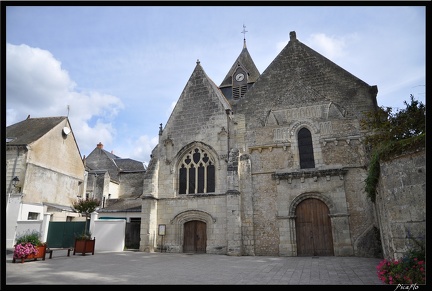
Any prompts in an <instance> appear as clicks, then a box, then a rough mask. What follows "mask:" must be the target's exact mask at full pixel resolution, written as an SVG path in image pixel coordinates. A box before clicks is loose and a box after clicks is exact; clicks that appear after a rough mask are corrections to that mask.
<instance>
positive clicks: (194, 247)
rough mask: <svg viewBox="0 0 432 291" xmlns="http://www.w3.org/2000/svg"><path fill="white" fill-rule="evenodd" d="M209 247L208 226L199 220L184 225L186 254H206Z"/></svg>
mask: <svg viewBox="0 0 432 291" xmlns="http://www.w3.org/2000/svg"><path fill="white" fill-rule="evenodd" d="M206 245H207V225H206V223H205V222H202V221H199V220H192V221H188V222H186V223H185V224H184V241H183V252H184V253H205V252H206Z"/></svg>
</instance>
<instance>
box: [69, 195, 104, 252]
mask: <svg viewBox="0 0 432 291" xmlns="http://www.w3.org/2000/svg"><path fill="white" fill-rule="evenodd" d="M99 205H100V201H99V200H98V199H96V198H87V199H79V200H78V201H76V202H75V203H73V204H72V208H73V209H74V210H75V211H76V212H78V213H81V215H83V216H85V227H84V231H83V233H81V234H78V235H76V236H75V245H74V252H73V254H74V255H75V253H82V255H83V256H84V255H85V254H86V253H92V255H94V249H95V243H96V238H93V239H92V238H91V233H90V232H89V231H87V223H88V222H87V221H88V218H89V216H90V214H91V213H92V212H94V211H95V210H97V209H98V207H99Z"/></svg>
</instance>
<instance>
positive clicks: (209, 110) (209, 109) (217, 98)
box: [163, 62, 230, 143]
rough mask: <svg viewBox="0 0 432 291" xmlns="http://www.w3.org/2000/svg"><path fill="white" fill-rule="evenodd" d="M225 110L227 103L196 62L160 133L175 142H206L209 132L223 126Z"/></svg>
mask: <svg viewBox="0 0 432 291" xmlns="http://www.w3.org/2000/svg"><path fill="white" fill-rule="evenodd" d="M229 109H230V105H229V103H228V101H227V100H226V99H225V97H224V96H223V94H222V93H221V92H220V90H219V89H218V88H217V86H216V85H215V84H214V82H213V81H212V80H211V79H210V78H209V77H208V76H207V74H206V73H205V72H204V70H203V68H202V67H201V65H200V63H199V62H197V65H196V67H195V70H194V71H193V73H192V75H191V77H190V79H189V81H188V82H187V84H186V86H185V89H184V90H183V92H182V94H181V96H180V98H179V100H178V101H177V104H176V106H175V108H174V110H173V112H172V113H171V116H170V118H169V120H168V122H167V124H166V126H165V129H164V130H163V133H164V135H169V137H170V138H172V139H173V140H176V139H177V141H178V139H183V138H185V137H189V138H191V139H193V140H200V139H208V138H209V136H210V135H214V133H212V131H214V130H216V131H217V132H219V131H220V130H221V128H222V127H223V126H225V124H226V110H229ZM174 143H175V141H174Z"/></svg>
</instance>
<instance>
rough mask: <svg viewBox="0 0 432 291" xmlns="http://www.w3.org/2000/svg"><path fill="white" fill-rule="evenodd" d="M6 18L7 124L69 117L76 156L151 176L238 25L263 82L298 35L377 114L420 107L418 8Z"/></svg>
mask: <svg viewBox="0 0 432 291" xmlns="http://www.w3.org/2000/svg"><path fill="white" fill-rule="evenodd" d="M45 3H49V2H45ZM99 3H100V2H99ZM239 3H240V2H239ZM5 8H6V29H5V30H6V42H7V44H6V125H11V124H14V123H17V122H19V121H22V120H24V119H26V118H27V116H28V115H29V114H30V115H31V117H48V116H66V115H68V116H69V119H70V122H71V125H72V130H73V132H74V134H75V136H76V139H77V142H78V146H79V149H80V152H81V155H88V154H90V152H91V151H92V150H93V149H94V148H95V147H96V144H98V143H99V142H102V143H103V144H104V149H105V150H107V151H113V153H114V154H116V155H118V156H120V157H122V158H131V159H135V160H138V161H142V162H144V163H145V164H146V165H147V164H148V162H149V160H150V153H151V150H152V149H153V148H154V147H155V145H156V144H157V141H158V131H159V125H160V124H161V123H162V125H163V126H165V123H166V121H167V120H168V118H169V115H170V114H171V110H172V108H173V107H174V104H175V102H176V101H177V100H178V98H179V97H180V95H181V93H182V91H183V89H184V87H185V86H186V83H187V81H188V79H189V78H190V76H191V74H192V71H193V69H194V68H195V66H196V61H197V60H198V59H199V60H200V62H201V66H202V67H203V69H204V71H205V72H206V73H207V75H208V76H209V77H210V78H211V79H212V80H213V81H214V82H215V83H216V84H220V83H221V82H222V81H223V78H224V77H225V75H226V73H227V72H228V70H229V69H230V68H231V66H232V64H233V63H234V61H235V60H236V58H237V57H238V55H239V54H240V52H241V50H242V48H243V37H244V34H243V33H242V31H243V25H245V27H246V29H245V30H246V31H247V32H246V34H245V37H246V43H247V48H248V50H249V53H250V54H251V56H252V58H253V60H254V62H255V64H256V66H257V68H258V70H259V71H260V73H262V72H263V71H264V70H265V69H266V68H267V66H268V65H269V64H270V63H271V62H272V61H273V60H274V59H275V58H276V56H277V55H278V53H279V52H280V51H281V50H282V48H283V47H285V45H286V44H287V43H288V40H289V32H290V31H295V32H296V34H297V39H298V40H299V41H301V42H302V43H304V44H306V45H307V46H309V47H310V48H312V49H313V50H315V51H317V52H319V53H320V54H322V55H324V56H325V57H327V58H329V59H330V60H332V61H333V62H334V63H336V64H338V65H339V66H341V67H342V68H344V69H346V70H347V71H348V72H350V73H352V74H353V75H355V76H356V77H358V78H360V79H361V80H363V81H365V82H366V83H368V84H369V85H377V86H378V96H377V99H378V105H379V106H385V107H392V108H395V109H396V108H401V109H403V108H405V105H404V101H408V102H409V100H410V94H413V95H414V97H415V98H416V99H417V100H420V101H421V102H423V103H424V104H425V91H426V89H425V84H426V80H425V78H426V77H425V75H426V73H425V71H426V60H425V54H426V44H425V39H426V30H425V27H426V17H425V15H426V9H425V7H424V6H394V7H390V6H380V7H374V6H311V7H306V6H305V7H302V6H235V7H230V6H209V7H201V6H175V7H162V6H106V7H104V6H93V7H91V6H88V7H87V6H83V7H79V6H33V7H30V6H27V7H26V6H6V7H5ZM2 15H4V14H3V13H2Z"/></svg>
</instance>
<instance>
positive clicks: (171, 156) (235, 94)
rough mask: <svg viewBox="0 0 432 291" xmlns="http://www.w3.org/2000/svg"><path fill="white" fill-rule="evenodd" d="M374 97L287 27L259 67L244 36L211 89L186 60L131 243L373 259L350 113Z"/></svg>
mask: <svg viewBox="0 0 432 291" xmlns="http://www.w3.org/2000/svg"><path fill="white" fill-rule="evenodd" d="M377 92H378V90H377V87H376V86H370V85H368V84H366V83H365V82H363V81H362V80H360V79H358V78H357V77H355V76H353V75H352V74H350V73H349V72H347V71H346V70H344V69H343V68H341V67H339V66H338V65H336V64H335V63H333V62H331V61H330V60H328V59H327V58H325V57H324V56H322V55H320V54H319V53H317V52H316V51H314V50H313V49H311V48H309V47H308V46H306V45H305V44H303V43H302V42H300V41H299V40H298V39H297V37H296V33H295V32H291V33H290V41H289V42H288V44H287V45H286V47H285V48H284V49H283V50H282V51H281V52H280V53H279V55H277V56H276V58H275V59H274V60H273V62H272V63H271V64H270V65H269V66H268V67H267V68H266V69H265V71H264V72H263V73H261V74H260V73H259V72H258V70H257V68H256V66H255V64H254V62H253V60H252V58H251V56H250V54H249V52H248V50H247V47H246V41H245V40H244V45H243V49H242V51H241V53H240V55H239V56H238V58H237V59H236V60H235V62H234V64H233V65H232V67H231V68H230V69H229V71H228V73H227V75H226V77H225V78H224V80H223V82H222V83H221V85H220V86H217V85H216V84H215V83H214V82H213V81H212V80H211V79H210V78H209V77H208V76H207V74H206V73H205V71H204V69H203V67H202V66H201V64H200V62H199V61H197V64H196V66H195V69H194V71H193V72H192V75H191V76H190V78H189V80H188V82H187V84H186V86H185V88H184V90H183V92H182V93H181V95H180V97H179V99H178V102H177V104H176V106H175V108H174V109H173V111H172V113H171V116H170V117H169V119H168V121H167V123H166V125H165V127H162V124H161V126H160V132H159V143H158V145H157V146H156V147H155V148H154V150H153V152H152V156H151V160H150V163H149V165H148V168H147V172H146V173H145V177H144V188H143V195H142V196H141V198H142V213H141V242H140V250H141V251H145V252H153V251H165V252H180V253H182V252H184V253H211V254H227V255H250V256H254V255H256V256H259V255H266V256H355V255H361V256H373V255H374V254H376V253H377V250H379V249H380V246H379V242H378V241H377V239H376V238H377V236H376V232H377V223H376V219H375V218H374V206H373V203H372V202H371V201H370V200H369V198H368V197H367V195H366V193H365V191H364V180H365V178H366V174H367V172H366V166H367V155H366V152H365V148H364V146H363V144H362V139H363V138H364V135H365V132H362V130H361V129H360V120H361V119H362V118H363V113H365V112H366V111H371V110H374V109H376V108H377V101H376V95H377Z"/></svg>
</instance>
